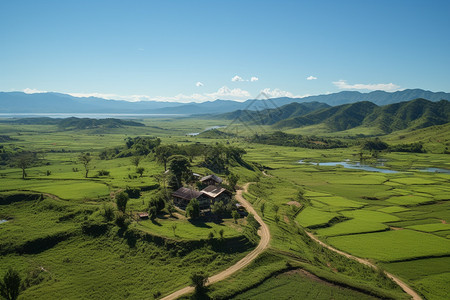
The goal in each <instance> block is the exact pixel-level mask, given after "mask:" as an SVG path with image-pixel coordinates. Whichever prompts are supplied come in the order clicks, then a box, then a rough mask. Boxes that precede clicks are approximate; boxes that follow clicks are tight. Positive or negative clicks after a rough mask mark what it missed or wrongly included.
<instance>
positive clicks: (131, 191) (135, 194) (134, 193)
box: [125, 186, 141, 199]
mask: <svg viewBox="0 0 450 300" xmlns="http://www.w3.org/2000/svg"><path fill="white" fill-rule="evenodd" d="M125 193H127V195H128V197H130V198H133V199H137V198H139V197H140V196H141V190H140V189H139V188H132V187H129V186H127V187H126V188H125Z"/></svg>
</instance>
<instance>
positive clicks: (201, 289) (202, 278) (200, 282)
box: [191, 272, 208, 298]
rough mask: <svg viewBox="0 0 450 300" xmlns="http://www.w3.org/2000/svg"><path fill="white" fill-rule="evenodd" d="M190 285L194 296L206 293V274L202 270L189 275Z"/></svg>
mask: <svg viewBox="0 0 450 300" xmlns="http://www.w3.org/2000/svg"><path fill="white" fill-rule="evenodd" d="M191 282H192V284H191V286H193V287H194V288H195V296H197V298H202V296H204V295H205V294H206V283H207V282H208V275H207V274H206V273H204V272H197V273H194V274H192V275H191Z"/></svg>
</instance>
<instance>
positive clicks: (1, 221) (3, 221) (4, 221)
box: [0, 220, 8, 224]
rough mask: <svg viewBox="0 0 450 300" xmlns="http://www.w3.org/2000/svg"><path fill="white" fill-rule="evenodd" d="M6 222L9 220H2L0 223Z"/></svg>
mask: <svg viewBox="0 0 450 300" xmlns="http://www.w3.org/2000/svg"><path fill="white" fill-rule="evenodd" d="M6 222H8V220H0V224H2V223H6Z"/></svg>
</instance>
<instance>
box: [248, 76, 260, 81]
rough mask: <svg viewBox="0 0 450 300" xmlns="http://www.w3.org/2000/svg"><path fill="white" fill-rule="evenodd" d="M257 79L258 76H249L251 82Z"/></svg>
mask: <svg viewBox="0 0 450 300" xmlns="http://www.w3.org/2000/svg"><path fill="white" fill-rule="evenodd" d="M258 80H259V78H258V77H256V76H253V77H252V78H250V81H251V82H255V81H258Z"/></svg>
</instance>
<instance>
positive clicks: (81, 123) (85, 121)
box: [1, 117, 145, 129]
mask: <svg viewBox="0 0 450 300" xmlns="http://www.w3.org/2000/svg"><path fill="white" fill-rule="evenodd" d="M1 122H4V123H14V124H26V125H57V126H58V127H60V128H61V129H92V128H119V127H124V126H145V125H144V124H142V123H139V122H135V121H128V120H121V119H111V118H109V119H89V118H75V117H72V118H65V119H54V118H24V119H13V120H3V121H1Z"/></svg>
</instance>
